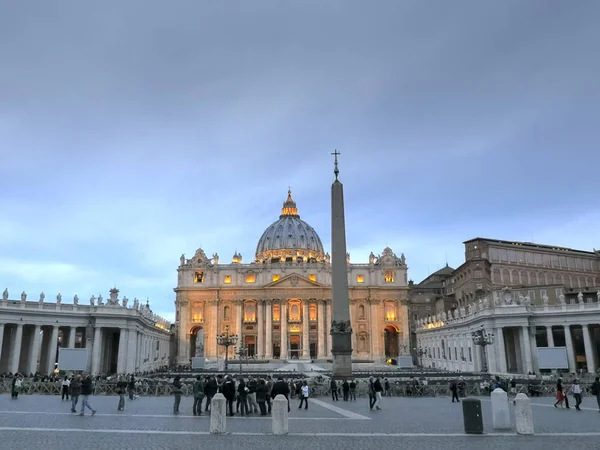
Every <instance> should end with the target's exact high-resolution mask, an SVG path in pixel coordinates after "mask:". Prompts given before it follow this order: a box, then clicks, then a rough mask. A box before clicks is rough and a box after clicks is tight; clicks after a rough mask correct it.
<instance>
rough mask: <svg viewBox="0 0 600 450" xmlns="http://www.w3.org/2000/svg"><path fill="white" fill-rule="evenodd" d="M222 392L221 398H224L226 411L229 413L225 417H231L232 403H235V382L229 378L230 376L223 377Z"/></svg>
mask: <svg viewBox="0 0 600 450" xmlns="http://www.w3.org/2000/svg"><path fill="white" fill-rule="evenodd" d="M222 391H223V397H225V400H226V401H227V408H226V409H227V410H228V411H229V412H228V413H227V415H228V416H230V417H231V416H233V402H234V401H235V382H234V381H233V378H231V375H227V376H226V377H225V381H224V382H223V387H222Z"/></svg>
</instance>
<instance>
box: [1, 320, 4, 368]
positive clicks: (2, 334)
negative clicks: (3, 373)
mask: <svg viewBox="0 0 600 450" xmlns="http://www.w3.org/2000/svg"><path fill="white" fill-rule="evenodd" d="M3 345H4V324H3V323H0V367H2V364H1V362H2V346H3Z"/></svg>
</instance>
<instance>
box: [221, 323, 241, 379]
mask: <svg viewBox="0 0 600 450" xmlns="http://www.w3.org/2000/svg"><path fill="white" fill-rule="evenodd" d="M237 341H238V335H237V334H232V335H230V334H229V325H228V326H226V327H225V333H223V334H220V335H218V336H217V344H219V345H223V346H224V347H225V371H227V367H228V365H229V361H228V357H229V347H231V346H235V345H236V344H237Z"/></svg>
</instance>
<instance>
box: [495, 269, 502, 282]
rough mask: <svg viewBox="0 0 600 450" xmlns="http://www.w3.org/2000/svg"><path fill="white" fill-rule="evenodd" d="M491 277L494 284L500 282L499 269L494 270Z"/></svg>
mask: <svg viewBox="0 0 600 450" xmlns="http://www.w3.org/2000/svg"><path fill="white" fill-rule="evenodd" d="M493 277H494V283H500V282H502V278H501V276H500V269H494V272H493Z"/></svg>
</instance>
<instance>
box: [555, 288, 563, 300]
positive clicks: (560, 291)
mask: <svg viewBox="0 0 600 450" xmlns="http://www.w3.org/2000/svg"><path fill="white" fill-rule="evenodd" d="M554 295H556V298H557V299H558V298H559V297H560V296H561V295H562V289H561V288H556V289H555V291H554Z"/></svg>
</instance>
